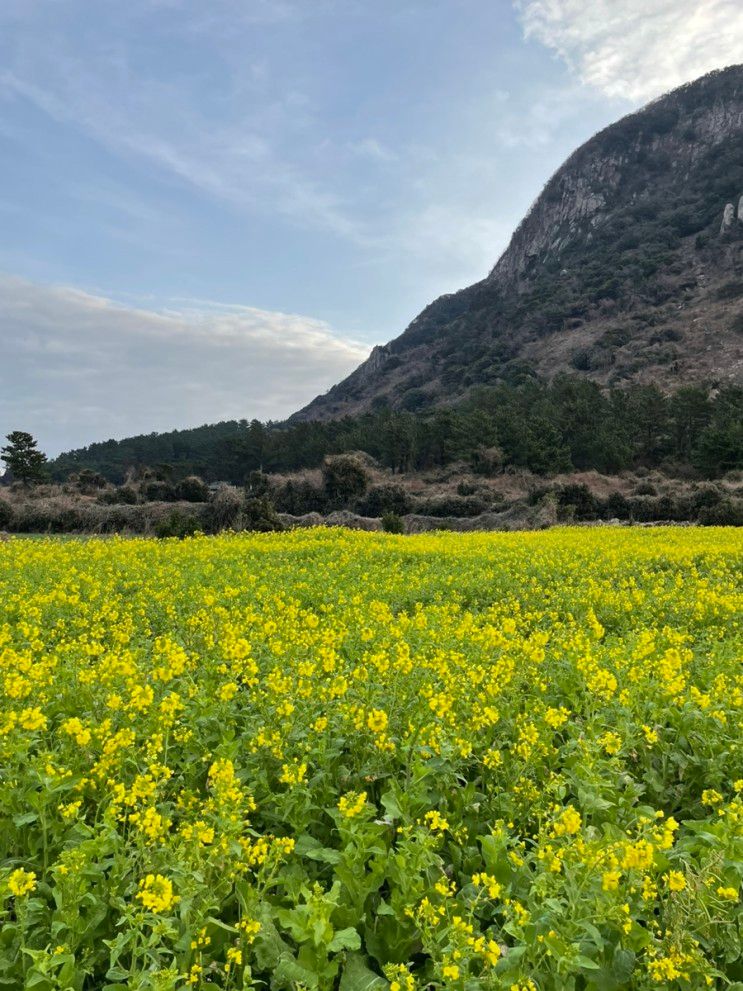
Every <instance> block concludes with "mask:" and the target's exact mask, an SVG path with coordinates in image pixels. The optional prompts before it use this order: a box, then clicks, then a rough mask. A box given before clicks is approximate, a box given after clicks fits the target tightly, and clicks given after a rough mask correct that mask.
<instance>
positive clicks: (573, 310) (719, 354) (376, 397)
mask: <svg viewBox="0 0 743 991" xmlns="http://www.w3.org/2000/svg"><path fill="white" fill-rule="evenodd" d="M741 189H743V66H733V67H731V68H729V69H725V70H723V71H721V72H715V73H710V74H709V75H708V76H704V77H703V78H701V79H699V80H697V81H696V82H694V83H690V84H688V85H686V86H682V87H680V88H679V89H677V90H674V91H673V92H672V93H669V94H667V95H666V96H664V97H662V98H660V99H659V100H656V101H654V102H653V103H651V104H649V105H648V106H647V107H645V108H644V109H642V110H640V111H639V112H637V113H635V114H631V115H630V116H628V117H625V118H623V119H622V120H620V121H618V122H617V123H616V124H613V125H612V126H610V127H608V128H606V129H605V130H603V131H601V132H600V133H599V134H597V135H595V136H594V137H593V138H591V139H590V140H589V141H588V142H586V144H584V145H583V146H582V147H580V148H579V149H578V150H577V151H575V152H574V153H573V154H572V155H571V156H570V158H569V159H568V160H567V161H566V162H565V164H564V165H563V166H562V167H561V168H560V169H559V170H558V171H557V172H556V173H555V175H554V176H553V177H552V178H551V179H550V180H549V182H548V183H547V185H546V186H545V188H544V190H543V192H542V193H541V195H540V196H539V197H538V199H537V200H536V202H535V203H534V205H533V206H532V208H531V209H530V211H529V213H528V214H527V215H526V217H525V218H524V220H523V221H522V222H521V224H519V226H518V228H517V229H516V231H515V232H514V234H513V237H512V238H511V242H510V244H509V246H508V248H507V249H506V251H505V252H504V253H503V255H502V256H501V258H500V259H499V260H498V262H497V263H496V265H495V266H494V267H493V269H492V270H491V272H490V274H489V275H488V276H487V277H486V278H485V279H483V280H482V281H481V282H479V283H476V284H475V285H473V286H469V287H468V288H466V289H463V290H461V291H460V292H458V293H453V294H449V295H446V296H441V297H440V298H439V299H437V300H435V302H433V303H432V304H430V306H428V307H426V309H425V310H423V312H422V313H421V314H420V315H419V316H418V317H416V319H415V320H413V322H412V323H411V324H410V326H409V327H408V328H407V330H406V331H405V333H404V334H402V335H401V336H400V337H398V338H397V339H395V340H393V341H392V342H391V343H390V344H387V345H386V346H384V347H378V348H375V349H374V351H373V352H372V354H371V355H370V357H369V359H368V360H367V361H366V362H365V363H364V364H363V365H361V366H360V367H359V368H358V369H357V370H356V371H355V372H353V373H352V375H350V376H349V377H348V378H347V379H346V380H345V381H343V382H341V383H339V384H338V385H336V386H334V387H333V388H332V389H331V390H330V391H329V392H328V393H327V395H326V396H321V397H318V398H317V399H316V400H314V401H313V402H312V403H310V405H309V406H308V407H306V408H305V409H304V410H301V411H300V412H299V413H297V414H295V418H296V419H316V418H317V419H326V418H333V417H337V416H343V415H347V414H355V413H358V412H361V411H363V410H366V409H369V408H370V407H371V406H372V404H373V403H387V404H389V405H391V406H392V407H402V408H406V409H420V408H423V407H425V406H426V405H431V404H438V403H447V402H451V401H452V400H454V399H456V398H457V397H458V396H461V395H463V394H464V393H466V391H467V390H468V389H469V388H471V387H472V386H475V385H478V384H497V383H498V382H499V381H512V380H513V378H514V376H516V377H518V376H523V375H524V374H537V375H539V376H542V377H551V376H553V375H554V374H556V373H558V372H560V371H566V372H570V373H572V374H581V375H587V376H589V377H591V378H593V379H594V380H596V381H598V382H600V383H602V384H622V383H625V382H633V381H634V382H637V381H639V382H657V383H658V384H660V385H661V386H662V387H665V388H669V389H670V388H674V387H676V386H678V385H681V384H687V383H688V382H690V381H721V380H725V379H727V380H730V379H732V380H734V381H739V380H740V381H743V335H742V334H741V333H740V331H739V330H736V329H735V328H736V327H737V326H738V325H739V324H736V322H735V318H736V315H738V316H740V321H743V283H742V282H741V274H742V273H743V197H741V196H740V191H741ZM735 202H737V211H736V207H735V205H734V204H735ZM721 214H722V226H721V225H720V217H721ZM739 221H740V222H739ZM721 233H723V234H724V235H725V236H724V238H721V237H720V234H721ZM740 321H739V323H740Z"/></svg>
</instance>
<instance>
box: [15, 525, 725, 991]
mask: <svg viewBox="0 0 743 991" xmlns="http://www.w3.org/2000/svg"><path fill="white" fill-rule="evenodd" d="M741 560H743V533H742V532H741V531H740V530H736V529H732V528H730V529H715V528H708V529H696V528H662V527H658V528H648V529H645V528H626V529H619V528H616V529H615V528H603V529H601V528H596V529H589V528H568V529H555V530H551V531H549V532H543V533H512V534H475V533H473V534H447V533H432V534H422V535H418V536H413V537H402V536H393V535H387V534H373V533H364V532H350V531H345V530H333V529H322V528H319V529H316V530H298V531H293V532H290V533H284V534H247V533H243V534H224V535H220V536H218V537H213V538H207V537H195V538H189V539H186V540H183V541H178V540H165V541H158V540H148V539H136V540H134V539H132V540H128V539H121V538H111V539H90V540H81V541H74V540H72V541H57V540H55V539H51V538H45V539H38V540H37V539H34V540H24V539H12V540H9V541H6V542H4V543H1V544H0V688H2V691H0V773H1V774H2V780H3V802H2V803H0V806H1V807H0V837H2V843H3V848H2V850H0V927H2V928H3V932H4V933H6V934H7V939H5V940H4V941H3V942H2V945H0V973H2V974H3V979H4V980H5V982H6V983H7V984H8V986H11V987H16V986H17V987H23V986H36V985H38V986H42V985H43V986H44V987H46V986H49V987H51V986H54V987H63V986H64V987H67V986H69V987H73V986H74V987H78V986H79V987H82V986H83V985H85V986H86V987H87V986H88V985H90V987H99V986H100V987H104V986H106V985H107V983H108V982H111V981H113V982H114V983H116V984H117V986H127V987H129V986H130V987H140V988H142V989H145V988H147V989H153V991H181V989H182V988H185V987H192V988H197V989H206V988H217V989H225V991H226V989H229V991H238V989H242V988H248V987H270V986H276V987H289V986H290V985H291V986H292V987H295V986H296V987H313V988H316V989H317V991H335V989H337V988H338V987H354V986H369V987H371V986H377V985H379V986H380V987H381V986H382V984H383V983H384V984H385V986H387V984H388V985H389V988H390V989H391V991H422V989H424V988H426V987H429V986H431V987H432V986H436V987H438V988H441V989H442V991H449V989H453V991H461V989H463V988H466V989H467V991H479V989H482V991H491V989H492V991H500V989H503V988H512V989H517V991H558V989H561V988H563V987H573V986H574V987H584V986H585V987H588V986H591V987H593V986H596V987H600V986H601V982H602V981H604V980H606V982H608V984H611V986H612V987H615V988H617V991H621V989H626V991H648V989H650V988H653V987H663V988H670V989H671V991H689V989H691V988H698V987H699V988H701V987H723V986H727V985H728V984H735V983H736V982H738V981H739V980H740V973H739V963H738V960H739V959H740V957H741V956H743V947H741V946H740V945H739V944H738V941H739V939H740V936H739V934H740V933H741V932H742V931H743V916H742V914H741V913H743V905H741V899H740V892H741V883H742V882H743V865H741V858H740V837H741V835H742V831H743V744H742V743H741V740H743V670H741V665H740V657H741V646H742V642H743V608H742V607H743V598H742V595H741V571H740V562H741ZM382 975H384V978H386V981H385V980H384V978H383V977H382ZM608 984H607V986H608Z"/></svg>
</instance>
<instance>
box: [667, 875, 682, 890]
mask: <svg viewBox="0 0 743 991" xmlns="http://www.w3.org/2000/svg"><path fill="white" fill-rule="evenodd" d="M668 887H669V889H670V890H671V891H683V890H684V888H685V887H686V878H685V877H684V875H683V874H682V873H681V871H669V872H668Z"/></svg>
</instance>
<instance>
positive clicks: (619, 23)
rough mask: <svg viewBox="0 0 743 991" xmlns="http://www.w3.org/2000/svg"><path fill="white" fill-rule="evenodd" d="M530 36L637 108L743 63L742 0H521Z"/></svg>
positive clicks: (585, 78)
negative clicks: (711, 73) (692, 81)
mask: <svg viewBox="0 0 743 991" xmlns="http://www.w3.org/2000/svg"><path fill="white" fill-rule="evenodd" d="M516 7H517V9H518V11H519V12H520V16H521V19H522V22H523V26H524V31H525V34H526V36H527V38H533V39H535V40H536V41H539V42H541V43H542V44H543V45H546V46H547V47H548V48H551V49H552V50H553V51H555V52H556V53H557V55H559V56H560V58H562V59H564V61H565V62H566V63H567V64H568V65H569V66H570V67H571V68H572V69H573V70H574V71H575V73H576V74H577V76H578V77H579V78H580V80H581V81H582V82H583V83H585V84H586V85H588V86H592V87H595V88H597V89H598V90H600V91H601V92H602V93H604V94H606V95H607V96H609V97H615V98H617V97H618V98H622V99H625V100H629V101H631V102H633V103H640V102H643V101H645V100H649V99H651V98H652V97H655V96H658V95H659V94H661V93H663V92H665V91H666V90H669V89H672V88H673V87H674V86H678V85H680V84H681V83H684V82H688V81H689V80H691V79H695V78H697V77H698V76H701V75H704V73H706V72H709V71H710V70H711V69H718V68H722V67H724V66H726V65H732V64H735V63H737V62H740V61H741V59H743V5H742V4H741V3H740V0H652V2H650V3H648V2H647V0H590V2H586V0H516Z"/></svg>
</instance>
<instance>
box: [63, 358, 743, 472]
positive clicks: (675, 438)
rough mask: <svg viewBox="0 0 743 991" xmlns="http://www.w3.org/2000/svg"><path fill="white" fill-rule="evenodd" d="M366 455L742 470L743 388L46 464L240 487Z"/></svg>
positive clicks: (186, 438) (497, 399)
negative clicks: (163, 474)
mask: <svg viewBox="0 0 743 991" xmlns="http://www.w3.org/2000/svg"><path fill="white" fill-rule="evenodd" d="M348 451H365V452H366V453H367V454H369V455H370V456H371V457H373V458H374V459H376V460H377V461H378V462H379V463H380V464H381V465H382V466H384V467H387V468H390V469H392V470H393V471H395V472H410V471H421V470H426V469H430V468H435V467H439V466H443V465H447V464H451V463H453V462H457V461H466V462H468V463H469V464H470V466H471V467H472V468H473V469H474V470H475V471H479V472H481V473H483V474H493V473H495V472H496V471H498V470H500V469H502V468H504V467H506V466H508V465H513V466H518V467H523V468H528V469H530V470H531V471H533V472H535V473H537V474H541V475H549V474H554V473H557V472H566V471H571V470H587V469H596V470H598V471H601V472H605V473H614V472H618V471H622V470H624V469H631V468H636V467H640V466H643V467H665V468H667V469H669V470H670V471H674V470H688V469H693V470H694V471H695V472H697V473H698V474H700V475H702V476H703V477H706V478H714V477H718V476H720V475H722V474H724V473H725V472H727V471H731V470H734V469H740V468H743V388H741V387H739V386H734V385H726V386H723V387H721V388H719V389H709V388H703V387H699V386H689V387H685V388H682V389H679V390H678V391H677V392H675V393H673V394H670V395H664V394H663V393H662V392H661V391H660V390H659V389H658V388H656V387H655V386H652V385H648V386H642V385H633V386H630V387H628V388H624V389H610V390H608V391H603V390H601V389H600V388H599V387H598V386H597V385H596V384H595V383H593V382H589V381H586V380H585V379H579V378H576V377H573V376H561V377H558V378H556V379H555V380H553V382H551V383H549V384H546V383H543V382H539V381H536V380H533V381H529V382H526V383H523V384H520V385H517V386H511V385H500V386H496V387H492V388H480V389H477V390H475V391H473V392H472V393H471V394H470V396H469V397H468V398H467V400H466V401H464V402H462V403H460V404H459V405H457V406H444V407H437V408H436V409H433V410H431V411H429V412H426V411H422V412H416V413H412V412H406V411H398V410H393V409H390V408H387V407H385V406H381V405H380V406H378V407H377V408H376V409H374V410H373V411H371V412H369V413H366V414H364V415H361V416H356V417H348V418H345V419H340V420H333V421H328V422H299V423H284V424H275V423H261V422H259V421H258V420H252V421H250V422H248V421H247V420H239V421H227V422H224V423H218V424H212V425H206V426H203V427H197V428H194V429H191V430H179V431H172V432H169V433H162V434H155V433H153V434H147V435H140V436H137V437H130V438H127V439H125V440H120V441H114V440H110V441H106V442H104V443H97V444H91V445H90V446H89V447H86V448H81V449H79V450H76V451H71V452H69V453H67V454H63V455H61V456H60V457H59V458H57V459H56V460H55V461H53V462H51V463H50V471H51V474H52V477H54V478H55V479H59V480H62V479H64V478H66V477H67V476H68V475H69V473H70V472H79V471H80V470H81V469H83V468H87V469H90V470H92V471H95V472H98V473H100V474H101V475H102V476H104V477H105V478H106V479H108V480H109V481H111V482H115V483H120V482H122V481H123V480H124V478H125V477H126V475H127V473H128V472H130V471H131V470H132V469H133V468H137V467H141V466H144V465H149V466H156V465H167V466H169V468H171V469H172V472H173V473H174V475H175V476H176V477H184V476H186V475H193V474H196V475H200V476H202V477H203V478H205V479H207V480H208V481H228V482H232V483H234V484H237V485H242V484H244V482H245V481H246V480H247V478H248V476H249V475H250V473H251V472H253V471H256V470H260V471H264V472H287V471H296V470H300V469H303V468H315V467H317V466H319V465H320V464H321V463H322V461H323V459H324V458H325V457H326V456H327V455H332V454H341V453H345V452H348Z"/></svg>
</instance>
